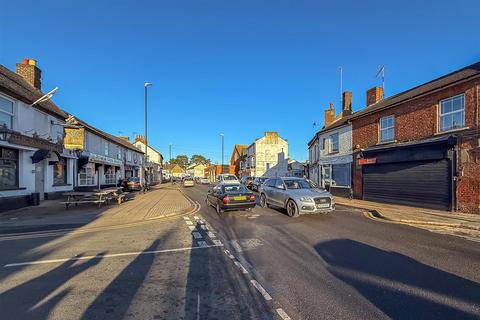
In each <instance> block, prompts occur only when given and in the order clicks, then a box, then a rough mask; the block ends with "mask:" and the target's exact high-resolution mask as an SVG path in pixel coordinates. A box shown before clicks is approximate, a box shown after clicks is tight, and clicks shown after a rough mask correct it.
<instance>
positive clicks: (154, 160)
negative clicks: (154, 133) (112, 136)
mask: <svg viewBox="0 0 480 320" xmlns="http://www.w3.org/2000/svg"><path fill="white" fill-rule="evenodd" d="M127 141H128V140H127ZM133 145H134V146H135V147H137V149H138V150H140V151H142V152H145V137H144V136H141V135H136V136H135V140H134V141H133ZM145 168H146V172H147V174H148V181H149V182H150V184H151V185H155V184H158V183H162V176H163V175H162V170H163V156H162V154H161V153H160V152H159V151H157V150H155V149H154V148H153V147H152V146H150V145H149V146H148V150H147V163H146V165H145Z"/></svg>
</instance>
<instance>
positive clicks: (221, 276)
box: [184, 223, 274, 320]
mask: <svg viewBox="0 0 480 320" xmlns="http://www.w3.org/2000/svg"><path fill="white" fill-rule="evenodd" d="M196 229H197V230H201V227H200V224H199V223H197V224H196ZM192 243H193V245H194V246H195V245H196V244H197V240H196V239H195V238H194V237H192ZM219 250H223V249H219V248H207V249H197V250H192V251H191V253H190V267H189V270H188V275H187V282H186V292H185V306H184V314H185V318H184V319H186V320H193V319H195V320H196V319H219V320H220V319H265V320H268V319H274V318H273V316H272V315H271V309H270V307H269V306H268V305H267V304H266V302H265V301H264V300H263V298H262V296H261V295H260V294H259V293H258V292H257V291H255V289H254V288H253V286H251V285H250V284H249V281H248V279H246V278H245V277H244V276H243V274H242V273H241V272H240V271H239V270H237V269H236V267H235V266H234V265H233V261H229V260H228V259H227V258H226V256H225V255H224V254H223V252H220V251H219ZM229 264H231V265H229Z"/></svg>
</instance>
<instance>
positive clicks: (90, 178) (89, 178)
mask: <svg viewBox="0 0 480 320" xmlns="http://www.w3.org/2000/svg"><path fill="white" fill-rule="evenodd" d="M92 166H93V164H88V165H86V166H85V167H84V168H82V169H80V171H79V173H78V185H79V186H94V185H95V171H94V169H93V167H92Z"/></svg>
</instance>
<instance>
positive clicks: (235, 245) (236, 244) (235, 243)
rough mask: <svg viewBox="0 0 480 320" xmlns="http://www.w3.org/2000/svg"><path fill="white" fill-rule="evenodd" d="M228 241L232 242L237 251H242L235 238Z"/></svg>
mask: <svg viewBox="0 0 480 320" xmlns="http://www.w3.org/2000/svg"><path fill="white" fill-rule="evenodd" d="M230 242H231V243H232V246H233V248H234V249H235V250H237V251H238V252H242V247H240V245H239V244H238V241H237V240H232V241H230Z"/></svg>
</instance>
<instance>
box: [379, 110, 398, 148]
mask: <svg viewBox="0 0 480 320" xmlns="http://www.w3.org/2000/svg"><path fill="white" fill-rule="evenodd" d="M394 139H395V118H394V116H387V117H383V118H381V119H380V142H389V141H393V140H394Z"/></svg>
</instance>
